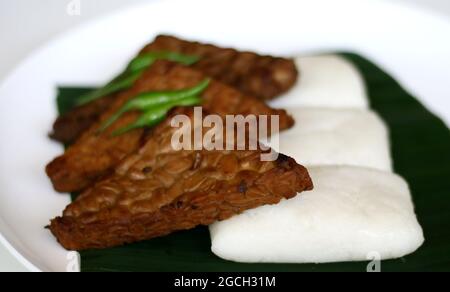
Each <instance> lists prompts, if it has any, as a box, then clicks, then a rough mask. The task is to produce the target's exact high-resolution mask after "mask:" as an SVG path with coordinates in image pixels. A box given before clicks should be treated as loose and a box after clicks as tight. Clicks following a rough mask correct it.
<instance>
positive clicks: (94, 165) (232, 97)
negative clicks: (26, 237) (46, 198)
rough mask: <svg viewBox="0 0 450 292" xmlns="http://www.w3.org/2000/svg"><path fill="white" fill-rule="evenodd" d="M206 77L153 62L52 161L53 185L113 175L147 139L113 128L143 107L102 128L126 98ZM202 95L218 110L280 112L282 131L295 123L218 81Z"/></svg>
mask: <svg viewBox="0 0 450 292" xmlns="http://www.w3.org/2000/svg"><path fill="white" fill-rule="evenodd" d="M205 78H206V76H205V75H204V74H203V73H201V72H199V71H196V70H194V69H192V68H188V67H185V66H182V65H177V64H174V63H172V62H168V61H158V62H156V63H155V64H153V65H152V66H151V67H150V68H149V69H148V70H147V71H146V72H145V73H144V74H143V76H142V77H141V78H140V79H139V80H138V81H137V82H136V84H135V85H134V86H133V88H131V89H130V90H128V91H125V92H123V93H122V94H120V95H119V96H118V98H117V99H116V100H115V102H114V104H113V105H112V106H111V108H110V109H109V110H108V111H107V112H105V113H104V114H103V115H102V117H101V118H100V121H99V122H97V123H96V124H94V125H93V126H91V128H90V129H89V130H88V131H87V132H86V133H84V134H83V136H82V137H81V138H80V139H79V140H78V141H77V142H76V143H75V144H74V145H72V146H71V147H69V148H68V150H67V151H66V153H64V154H63V155H62V156H60V157H58V158H56V159H55V160H54V161H52V162H51V163H50V164H49V165H48V166H47V169H46V171H47V175H48V176H49V177H50V179H51V180H52V183H53V186H54V188H55V189H56V190H57V191H59V192H75V191H80V190H83V189H85V188H86V187H88V186H90V185H92V183H94V182H95V181H96V180H97V179H99V178H100V177H103V176H105V175H108V174H109V173H110V172H111V171H112V170H113V169H114V167H115V166H117V164H118V163H119V162H120V161H121V160H122V159H124V158H125V157H126V156H128V155H129V154H131V153H133V152H135V151H136V150H137V149H139V147H140V146H142V144H143V142H145V139H146V136H145V131H144V130H143V129H136V130H133V131H131V132H128V133H126V134H124V135H121V136H117V137H113V136H112V135H111V134H112V132H113V131H114V130H117V129H120V128H122V127H123V126H125V125H128V124H130V123H132V122H133V121H134V120H135V119H136V118H137V116H138V115H139V113H138V112H129V113H127V114H125V115H124V116H122V118H120V119H119V120H118V121H117V122H116V123H115V124H113V125H112V126H111V127H110V128H108V129H107V130H106V131H105V132H102V133H100V134H99V133H98V129H99V128H100V126H101V125H102V123H103V122H104V121H105V120H107V119H108V118H109V117H111V116H112V115H113V114H115V113H116V112H117V111H118V109H119V108H121V106H122V105H123V104H124V103H125V102H127V101H128V100H130V99H131V98H133V97H135V96H136V95H138V94H139V93H142V92H148V91H161V90H177V89H184V88H189V87H192V86H194V85H196V84H198V83H199V82H201V81H202V80H204V79H205ZM201 97H202V99H203V104H202V106H203V108H204V109H205V110H207V111H209V112H211V113H214V114H219V115H221V116H224V115H227V114H235V115H237V114H241V115H244V116H247V115H256V116H259V115H278V116H279V121H280V129H281V130H283V129H287V128H290V127H291V126H292V125H293V124H294V120H293V119H292V118H291V117H290V116H289V115H288V114H287V113H286V111H284V110H275V109H272V108H270V107H269V106H268V105H266V104H265V103H264V102H262V101H260V100H258V99H257V98H254V97H250V96H244V95H243V94H242V93H240V92H239V91H237V90H235V89H233V88H231V87H228V86H227V85H224V84H222V83H220V82H217V81H212V82H211V83H210V85H209V87H208V88H207V89H206V90H205V91H204V92H203V93H202V94H201Z"/></svg>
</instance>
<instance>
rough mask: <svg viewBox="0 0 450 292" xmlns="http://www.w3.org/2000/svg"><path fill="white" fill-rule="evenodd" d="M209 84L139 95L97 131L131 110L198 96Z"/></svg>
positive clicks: (206, 82) (144, 108)
mask: <svg viewBox="0 0 450 292" xmlns="http://www.w3.org/2000/svg"><path fill="white" fill-rule="evenodd" d="M209 83H210V80H209V79H205V80H203V81H202V82H200V83H199V84H197V85H196V86H194V87H191V88H188V89H182V90H176V91H161V92H147V93H143V94H140V95H138V96H136V97H135V98H133V99H131V100H129V101H128V102H127V103H126V104H125V105H123V106H122V108H120V109H119V110H118V111H117V113H116V114H114V115H113V116H112V117H111V118H109V119H108V120H107V121H106V122H105V123H104V124H103V125H102V126H101V128H100V129H99V131H100V132H101V131H104V130H105V129H106V128H108V127H109V126H111V125H112V124H113V123H114V122H115V121H117V120H118V119H119V118H120V117H121V116H122V115H123V114H125V113H126V112H129V111H132V110H141V111H146V110H149V109H151V108H152V107H155V106H159V105H163V104H167V103H170V102H177V101H179V100H182V99H185V98H187V97H191V96H196V95H199V94H200V93H202V92H203V91H204V90H205V89H206V88H207V87H208V85H209Z"/></svg>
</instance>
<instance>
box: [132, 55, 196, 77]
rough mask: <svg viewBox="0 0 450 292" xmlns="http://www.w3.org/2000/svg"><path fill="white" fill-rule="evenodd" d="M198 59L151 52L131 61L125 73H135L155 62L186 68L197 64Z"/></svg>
mask: <svg viewBox="0 0 450 292" xmlns="http://www.w3.org/2000/svg"><path fill="white" fill-rule="evenodd" d="M199 59H200V58H199V57H197V56H193V55H183V54H179V53H175V52H151V53H145V54H142V55H140V56H138V57H136V58H135V59H133V60H132V61H131V62H130V64H129V65H128V67H127V71H131V72H134V71H137V70H141V69H145V68H148V67H149V66H151V65H153V63H154V62H155V61H156V60H169V61H172V62H176V63H180V64H183V65H186V66H190V65H192V64H195V63H196V62H198V60H199Z"/></svg>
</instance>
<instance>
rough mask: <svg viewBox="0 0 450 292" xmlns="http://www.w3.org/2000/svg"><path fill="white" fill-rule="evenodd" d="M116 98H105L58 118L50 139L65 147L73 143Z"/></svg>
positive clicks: (113, 96) (114, 96)
mask: <svg viewBox="0 0 450 292" xmlns="http://www.w3.org/2000/svg"><path fill="white" fill-rule="evenodd" d="M116 97H117V96H116V95H111V96H106V97H104V98H100V99H97V100H95V101H93V102H90V103H88V104H85V105H82V106H79V107H76V108H74V109H72V110H70V111H68V112H67V113H65V114H63V115H61V116H59V117H58V118H57V119H56V121H55V123H54V124H53V133H51V134H50V137H51V138H52V139H53V140H56V141H59V142H61V143H64V144H66V145H67V144H72V143H74V142H75V141H76V139H78V138H79V137H80V136H81V134H82V133H83V132H84V131H86V130H88V129H89V128H90V127H91V126H92V124H93V123H94V122H95V121H97V120H98V118H99V116H100V115H101V113H103V112H104V111H105V110H107V109H108V108H109V107H110V106H111V104H112V103H114V100H115V98H116Z"/></svg>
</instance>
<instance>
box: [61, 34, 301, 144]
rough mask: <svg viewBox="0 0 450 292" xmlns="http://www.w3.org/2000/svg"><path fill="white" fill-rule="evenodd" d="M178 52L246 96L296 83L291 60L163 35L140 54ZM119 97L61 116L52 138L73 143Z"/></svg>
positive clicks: (264, 95) (267, 94)
mask: <svg viewBox="0 0 450 292" xmlns="http://www.w3.org/2000/svg"><path fill="white" fill-rule="evenodd" d="M151 52H175V53H181V54H188V55H194V56H197V57H199V58H200V60H199V61H198V62H196V63H194V64H193V65H192V66H191V67H192V68H194V69H196V70H198V71H200V72H202V73H204V74H206V75H207V76H210V77H212V78H214V79H216V80H218V81H220V82H222V83H225V84H227V85H229V86H232V87H234V88H236V89H237V90H239V91H241V92H243V93H244V94H246V95H250V96H255V97H257V98H259V99H262V100H266V99H271V98H274V97H276V96H279V95H281V94H282V93H284V92H286V91H288V90H289V89H290V88H291V87H292V86H293V85H294V84H295V82H296V80H297V76H298V72H297V68H296V66H295V63H294V61H293V60H291V59H286V58H277V57H272V56H262V55H258V54H256V53H252V52H241V51H237V50H234V49H229V48H220V47H217V46H213V45H209V44H202V43H198V42H190V41H186V40H182V39H179V38H176V37H173V36H167V35H160V36H158V37H156V38H155V40H154V41H153V42H152V43H150V44H148V45H147V46H146V47H145V48H144V49H143V50H142V51H141V52H140V54H146V53H151ZM116 98H117V94H114V95H112V96H109V97H107V98H102V99H100V100H96V101H94V102H91V103H89V104H86V105H84V106H81V107H77V108H74V109H72V110H71V111H69V112H68V113H65V114H63V115H61V116H60V117H59V118H58V119H57V120H56V121H55V123H54V125H53V134H52V137H53V138H54V139H56V140H58V141H61V142H64V143H73V142H74V141H76V139H77V138H78V137H79V136H80V135H81V134H82V133H83V132H84V131H85V130H87V129H89V127H90V126H91V125H92V124H93V123H95V122H96V121H97V119H98V117H99V116H100V115H101V114H102V113H103V112H104V111H106V110H107V109H108V108H109V107H110V106H111V104H113V103H114V100H115V99H116Z"/></svg>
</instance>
